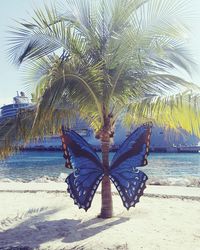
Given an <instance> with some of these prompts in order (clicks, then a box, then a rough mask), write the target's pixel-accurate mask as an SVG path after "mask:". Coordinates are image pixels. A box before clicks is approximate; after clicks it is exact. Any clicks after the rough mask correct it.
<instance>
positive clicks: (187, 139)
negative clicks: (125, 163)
mask: <svg viewBox="0 0 200 250" xmlns="http://www.w3.org/2000/svg"><path fill="white" fill-rule="evenodd" d="M21 108H23V109H24V108H27V109H30V108H34V105H33V104H32V103H30V102H29V100H28V97H26V96H25V94H24V92H20V94H19V93H18V92H17V96H15V97H14V98H13V103H12V104H8V105H4V106H3V107H1V108H0V109H1V116H0V122H1V121H2V120H4V119H6V118H9V117H13V116H16V115H17V112H18V111H19V109H21ZM73 129H74V130H75V131H76V132H78V133H79V134H80V135H81V136H83V137H84V138H85V139H86V141H88V143H89V144H91V145H92V146H93V147H94V148H95V149H96V150H99V149H100V142H99V140H97V139H96V138H95V135H94V133H93V131H92V129H91V128H90V127H89V126H88V125H87V124H86V122H84V121H82V120H80V119H79V118H77V120H76V122H75V123H74V126H73ZM134 129H135V128H132V130H134ZM128 134H130V130H127V129H125V128H124V127H123V126H122V125H121V123H120V122H118V123H117V125H116V130H115V136H114V141H113V145H112V148H111V149H112V150H116V149H117V148H118V147H119V145H120V144H121V143H122V142H123V141H124V140H125V138H126V137H127V136H128ZM199 141H200V139H199V138H197V137H196V136H194V135H191V134H189V133H187V132H186V131H184V130H181V131H179V132H178V133H177V132H176V131H174V130H165V129H163V128H160V127H156V126H154V127H153V130H152V136H151V151H154V152H199V150H200V146H198V143H199ZM60 149H61V140H60V136H59V135H54V136H51V137H45V138H43V139H40V140H37V141H31V142H30V143H29V144H27V145H26V146H25V148H24V150H60Z"/></svg>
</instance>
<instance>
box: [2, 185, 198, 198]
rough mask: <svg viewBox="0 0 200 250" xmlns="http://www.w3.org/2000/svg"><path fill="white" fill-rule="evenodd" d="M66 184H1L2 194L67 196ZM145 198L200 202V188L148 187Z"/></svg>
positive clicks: (113, 189)
mask: <svg viewBox="0 0 200 250" xmlns="http://www.w3.org/2000/svg"><path fill="white" fill-rule="evenodd" d="M66 189H67V184H66V183H64V182H63V183H55V182H49V183H35V182H28V183H22V182H15V183H13V182H11V183H9V182H8V183H5V182H0V193H37V192H46V193H61V194H67V191H66ZM96 193H97V194H100V193H101V185H99V187H98V189H97V192H96ZM112 194H113V195H118V196H119V194H118V192H117V190H116V188H115V187H114V185H113V184H112ZM143 196H144V197H149V198H166V199H171V198H172V199H174V198H176V199H182V200H183V199H187V200H196V201H200V188H198V187H183V186H160V185H147V187H146V189H145V190H144V195H143Z"/></svg>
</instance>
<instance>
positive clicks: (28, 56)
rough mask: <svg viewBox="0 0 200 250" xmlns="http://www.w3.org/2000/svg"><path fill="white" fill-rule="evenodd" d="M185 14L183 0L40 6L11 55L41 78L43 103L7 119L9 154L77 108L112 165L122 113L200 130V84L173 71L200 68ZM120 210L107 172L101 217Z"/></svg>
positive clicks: (30, 78) (4, 134) (0, 133)
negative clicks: (191, 48) (188, 38)
mask: <svg viewBox="0 0 200 250" xmlns="http://www.w3.org/2000/svg"><path fill="white" fill-rule="evenodd" d="M181 10H182V12H181ZM181 13H183V14H185V12H184V6H183V1H175V0H173V1H171V0H149V1H147V0H95V1H94V0H84V1H83V0H66V1H63V3H62V4H61V3H60V4H58V5H56V7H55V6H54V7H51V8H49V7H47V6H45V8H44V10H34V14H35V15H34V17H33V18H32V19H31V21H22V22H19V26H18V27H17V28H16V27H15V28H14V30H13V31H12V37H11V38H10V40H9V55H10V59H11V60H12V62H13V63H16V64H22V65H24V67H23V68H22V69H23V70H24V74H25V76H26V78H25V79H26V81H27V83H28V85H29V86H30V85H32V83H34V84H35V91H34V99H35V102H36V103H37V108H36V109H34V110H29V111H23V110H21V112H20V113H19V114H18V116H17V118H16V119H17V122H16V120H6V121H5V122H4V123H2V124H1V129H0V139H4V143H3V144H2V150H1V154H2V156H5V155H7V154H9V153H10V152H11V151H12V150H13V146H12V145H13V142H14V141H16V140H19V139H20V140H23V141H27V140H29V139H31V138H35V137H40V136H43V135H45V134H49V133H55V132H58V131H60V128H61V124H63V123H64V122H66V121H67V123H68V124H67V126H68V127H69V126H70V122H71V121H72V120H73V117H74V115H77V114H78V115H79V116H80V117H81V118H83V119H85V120H86V121H87V122H88V124H89V125H90V126H91V127H92V128H93V129H94V131H95V133H96V137H97V138H98V139H100V141H101V150H102V163H103V166H104V168H105V169H107V168H108V167H109V158H108V156H109V147H110V144H111V139H112V137H113V136H114V131H115V124H116V121H117V120H118V119H120V120H121V121H124V123H126V124H128V125H132V124H133V123H134V124H140V123H143V121H148V120H151V121H153V122H154V123H157V124H158V125H165V126H168V127H172V128H179V127H182V128H184V129H186V130H187V131H190V132H193V133H195V134H196V135H200V131H199V124H200V113H199V95H198V94H197V92H198V93H199V88H198V87H197V86H196V85H195V84H192V83H190V82H187V81H185V80H184V79H182V78H180V77H178V76H177V75H175V74H172V72H175V70H179V69H183V70H184V71H186V72H188V73H190V72H191V69H192V68H193V67H194V63H193V62H192V60H191V59H190V54H189V52H188V51H187V49H186V47H185V43H184V34H185V31H186V28H185V26H184V25H183V24H181V22H179V18H180V17H181V18H183V16H181V15H182V14H181ZM194 90H195V91H196V92H195V94H194ZM66 118H67V119H66ZM4 128H6V131H5V129H4ZM112 213H113V212H112V197H111V184H110V180H109V178H108V177H106V176H105V177H104V178H103V181H102V209H101V217H103V218H109V217H111V216H112Z"/></svg>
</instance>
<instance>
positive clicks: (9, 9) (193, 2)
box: [0, 0, 200, 107]
mask: <svg viewBox="0 0 200 250" xmlns="http://www.w3.org/2000/svg"><path fill="white" fill-rule="evenodd" d="M52 1H53V0H52ZM52 1H51V0H45V3H47V4H48V3H49V4H50V3H51V2H52ZM43 2H44V1H42V0H0V107H1V106H2V105H4V104H8V103H12V98H13V97H14V96H15V95H16V92H17V91H24V90H25V84H26V82H25V81H24V79H23V76H22V74H21V73H20V71H19V69H18V68H17V67H16V66H14V65H12V64H11V63H10V62H9V61H8V55H7V52H6V48H7V46H6V37H8V30H9V26H14V25H15V23H14V21H13V19H14V20H20V19H27V18H29V16H30V15H31V14H32V9H33V7H34V6H37V7H40V6H42V5H43ZM189 3H190V8H191V10H190V11H191V13H192V15H191V18H190V19H189V20H187V22H188V23H187V25H189V27H190V30H191V31H190V34H189V36H188V47H189V48H190V49H191V51H192V53H193V58H194V60H195V62H196V64H197V68H196V69H195V72H193V75H192V78H191V79H190V78H189V77H187V80H191V81H193V82H195V83H197V84H199V85H200V0H189Z"/></svg>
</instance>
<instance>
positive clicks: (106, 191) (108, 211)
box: [99, 132, 113, 218]
mask: <svg viewBox="0 0 200 250" xmlns="http://www.w3.org/2000/svg"><path fill="white" fill-rule="evenodd" d="M109 148H110V136H109V133H105V132H104V133H103V136H102V138H101V150H102V162H103V167H104V172H105V176H104V177H103V180H102V189H101V195H102V196H101V214H100V216H99V217H100V218H111V217H112V215H113V205H112V193H111V182H110V179H109V176H108V170H109Z"/></svg>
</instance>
